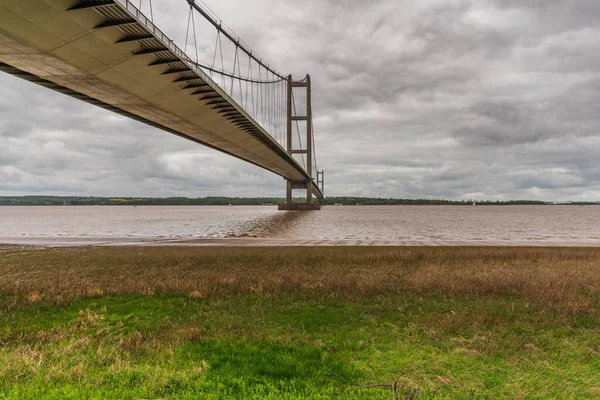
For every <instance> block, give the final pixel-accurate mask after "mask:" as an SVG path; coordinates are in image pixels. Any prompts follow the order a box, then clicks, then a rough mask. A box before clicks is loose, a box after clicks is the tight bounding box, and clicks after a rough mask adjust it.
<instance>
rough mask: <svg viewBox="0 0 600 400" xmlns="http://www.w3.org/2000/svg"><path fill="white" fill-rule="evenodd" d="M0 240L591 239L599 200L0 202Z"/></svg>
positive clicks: (585, 242)
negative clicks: (301, 208) (315, 206)
mask: <svg viewBox="0 0 600 400" xmlns="http://www.w3.org/2000/svg"><path fill="white" fill-rule="evenodd" d="M0 243H13V244H44V245H78V244H84V245H90V244H91V245H103V244H108V245H114V244H146V245H156V244H173V245H183V244H185V245H188V244H196V245H242V246H247V245H250V246H253V245H265V246H278V245H305V246H312V245H527V246H530V245H543V246H600V206H584V207H581V206H327V207H324V208H323V209H322V210H321V211H312V212H282V211H277V209H276V208H275V207H272V206H240V207H206V206H203V207H190V206H185V207H181V206H172V207H171V206H164V207H163V206H153V207H130V206H122V207H121V206H112V207H111V206H91V207H84V206H63V207H53V206H43V207H0Z"/></svg>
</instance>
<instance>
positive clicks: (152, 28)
mask: <svg viewBox="0 0 600 400" xmlns="http://www.w3.org/2000/svg"><path fill="white" fill-rule="evenodd" d="M114 1H115V2H116V3H118V4H120V5H121V6H122V7H123V8H124V9H125V10H126V11H127V12H128V13H129V14H131V15H132V16H133V17H134V18H135V19H136V20H137V21H138V22H139V23H141V24H143V25H144V26H145V27H146V29H148V31H149V32H150V33H152V34H154V36H156V38H157V39H159V40H160V41H161V42H162V43H163V44H164V45H165V46H166V47H167V48H168V49H169V50H171V51H172V52H173V53H174V54H175V55H176V56H177V57H179V58H180V59H181V60H182V61H184V62H185V63H186V64H187V65H188V67H189V68H190V69H191V70H192V71H193V72H194V73H196V74H197V75H198V76H199V77H200V78H201V79H202V80H203V81H205V82H206V83H207V84H209V85H210V86H211V87H212V88H213V89H214V90H215V91H216V92H218V93H219V94H220V95H221V96H223V98H226V99H228V100H229V102H230V103H231V104H232V105H234V106H236V108H238V110H239V111H240V112H242V113H243V114H244V115H245V116H246V117H247V118H248V120H250V121H252V122H253V123H254V124H255V125H256V126H257V127H259V128H260V129H261V130H262V131H263V133H265V134H266V135H268V136H269V137H270V138H271V139H272V140H273V142H275V143H277V145H278V146H279V147H280V148H281V149H282V150H283V151H285V146H284V145H283V144H282V143H280V142H279V141H278V140H277V139H276V138H275V137H274V136H273V134H271V132H268V131H267V130H266V129H265V127H263V126H262V124H260V123H259V122H258V121H257V120H256V119H255V118H254V117H253V116H252V115H251V113H250V112H248V111H247V110H246V109H245V108H244V107H242V106H241V105H240V104H239V103H238V102H237V101H236V100H235V99H233V98H232V97H231V96H230V95H229V94H228V93H227V91H226V90H224V89H223V88H222V87H221V86H220V85H219V84H218V83H216V82H215V81H214V80H213V79H212V78H211V76H210V75H208V74H207V73H206V72H205V71H204V70H202V68H200V67H199V66H198V65H197V63H196V62H194V61H193V60H192V58H191V57H189V56H188V55H187V54H186V53H185V52H184V51H183V50H181V48H179V46H177V45H176V44H175V42H174V41H173V40H172V39H170V38H169V37H168V36H167V35H166V34H165V33H164V32H163V31H161V30H160V29H159V28H158V27H157V26H156V25H155V24H154V23H153V22H152V21H151V20H150V19H149V18H147V17H146V16H145V15H144V14H143V13H142V11H140V10H139V9H138V8H137V7H136V6H135V4H134V3H133V2H132V1H130V0H114Z"/></svg>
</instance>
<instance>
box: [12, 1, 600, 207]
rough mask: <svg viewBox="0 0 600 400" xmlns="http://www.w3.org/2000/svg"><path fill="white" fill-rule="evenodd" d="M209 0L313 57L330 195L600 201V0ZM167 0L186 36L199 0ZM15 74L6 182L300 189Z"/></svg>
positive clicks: (113, 188) (264, 47)
mask: <svg viewBox="0 0 600 400" xmlns="http://www.w3.org/2000/svg"><path fill="white" fill-rule="evenodd" d="M144 2H146V3H147V0H144ZM206 2H207V4H209V5H210V6H211V8H212V9H213V10H214V11H215V12H216V13H217V14H218V15H219V16H220V17H221V18H222V19H223V21H224V22H226V23H227V24H228V25H229V26H230V27H231V28H233V29H234V30H235V31H236V33H238V34H239V35H240V36H241V37H242V38H243V39H244V40H245V42H246V43H248V44H249V45H250V46H252V47H253V49H254V50H256V51H257V52H259V53H260V54H261V55H262V56H263V57H265V58H266V59H267V60H269V61H270V63H271V64H272V65H274V66H275V67H276V68H277V69H278V70H280V71H282V72H285V73H293V74H294V75H295V76H297V77H301V76H303V75H304V74H306V73H310V75H311V77H312V80H313V109H314V113H315V117H316V119H315V121H314V125H315V135H316V136H315V140H316V146H317V154H318V162H319V168H320V169H324V170H325V173H326V184H327V186H326V192H327V194H329V195H360V196H377V197H379V196H381V197H410V198H416V197H418V198H421V197H436V198H439V197H443V198H449V199H453V198H457V199H462V198H476V199H492V200H495V199H501V200H502V199H511V198H512V199H516V198H518V199H541V200H594V201H596V200H600V163H599V162H598V159H599V155H600V151H599V150H600V135H599V129H600V109H599V106H600V1H598V0H471V1H462V0H390V1H363V0H337V1H332V0H329V1H327V0H314V1H304V0H269V1H268V0H255V1H247V0H219V1H217V0H206ZM153 5H154V15H155V22H156V23H157V25H159V27H161V29H163V31H164V32H165V33H167V34H168V35H169V36H171V37H172V38H173V39H174V40H175V41H176V42H177V43H179V44H180V45H183V42H184V41H185V33H186V23H187V15H188V8H187V3H186V1H185V0H153ZM196 21H197V23H198V24H200V23H201V22H200V20H199V19H197V20H196ZM201 29H202V28H199V30H201ZM206 29H208V27H206ZM206 32H210V31H208V30H207V31H206ZM202 36H203V38H201V39H202V40H200V43H199V44H200V45H201V46H203V50H206V51H212V50H210V49H209V47H210V46H212V45H213V41H214V39H215V36H214V32H213V33H212V34H210V35H209V34H208V33H207V34H206V35H204V34H203V35H202ZM182 47H183V46H182ZM206 61H210V60H206ZM0 88H2V90H1V91H0V141H1V146H0V195H22V194H57V195H105V196H116V195H122V196H158V197H164V196H189V197H197V196H213V195H227V196H284V183H283V180H282V178H281V177H278V176H276V175H274V174H272V173H269V172H267V171H264V170H261V169H259V168H257V167H254V166H251V165H249V164H246V163H244V162H242V161H239V160H236V159H234V158H232V157H229V156H226V155H223V154H221V153H218V152H216V151H213V150H210V149H207V148H203V147H201V146H199V145H196V144H194V143H192V142H189V141H186V140H184V139H181V138H178V137H175V136H172V135H170V134H168V133H165V132H162V131H159V130H156V129H153V128H150V127H147V126H145V125H143V124H141V123H137V122H134V121H131V120H128V119H125V118H123V117H120V116H117V115H115V114H111V113H110V112H108V111H104V110H102V109H99V108H96V107H94V106H91V105H88V104H86V103H82V102H78V101H77V100H74V99H71V98H69V97H67V96H64V95H61V94H58V93H55V92H52V91H50V90H48V89H44V88H41V87H38V86H36V85H34V84H31V83H28V82H25V81H22V80H19V79H18V78H15V77H12V76H10V75H7V74H1V73H0Z"/></svg>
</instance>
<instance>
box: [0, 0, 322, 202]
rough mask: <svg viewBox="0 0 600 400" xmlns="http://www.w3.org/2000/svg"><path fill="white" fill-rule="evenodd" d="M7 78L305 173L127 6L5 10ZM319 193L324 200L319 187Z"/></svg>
mask: <svg viewBox="0 0 600 400" xmlns="http://www.w3.org/2000/svg"><path fill="white" fill-rule="evenodd" d="M0 70H3V71H5V72H8V73H11V74H13V75H16V76H19V77H21V78H24V79H27V80H29V81H32V82H34V83H37V84H40V85H42V86H45V87H48V88H50V89H53V90H57V91H59V92H61V93H65V94H67V95H70V96H73V97H75V98H78V99H80V100H83V101H86V102H89V103H92V104H95V105H98V106H100V107H103V108H106V109H109V110H111V111H114V112H117V113H120V114H122V115H125V116H127V117H129V118H132V119H135V120H138V121H141V122H144V123H147V124H149V125H152V126H155V127H157V128H160V129H163V130H165V131H168V132H170V133H173V134H176V135H179V136H182V137H185V138H187V139H190V140H192V141H195V142H197V143H201V144H203V145H206V146H208V147H211V148H213V149H216V150H219V151H222V152H224V153H227V154H229V155H232V156H235V157H238V158H240V159H243V160H245V161H248V162H250V163H252V164H255V165H257V166H260V167H262V168H265V169H267V170H269V171H272V172H274V173H276V174H278V175H281V176H282V177H284V178H287V179H289V180H292V181H296V182H301V181H308V180H309V179H308V175H307V173H306V171H305V170H304V168H303V167H302V166H301V165H300V164H298V162H297V161H296V160H295V159H294V158H293V157H292V156H291V155H289V154H288V153H287V152H286V150H285V149H284V148H283V147H282V146H281V145H280V144H279V143H278V142H277V141H276V140H275V139H273V138H272V137H271V136H270V135H269V134H268V133H267V132H266V131H265V130H264V129H263V128H262V127H261V126H260V124H258V123H257V122H256V121H254V120H253V119H252V117H250V116H249V115H248V114H247V113H246V112H245V111H244V110H243V108H242V107H241V106H240V105H238V104H237V103H236V102H235V101H234V100H233V99H232V98H231V97H229V96H228V95H227V93H226V92H225V91H223V90H222V89H221V88H220V87H219V86H218V85H217V84H216V83H215V82H214V81H212V80H211V79H210V77H209V76H208V75H206V74H205V73H204V72H203V71H202V70H200V69H199V68H198V67H196V66H195V65H194V64H193V63H192V62H191V60H190V59H189V58H188V57H187V56H186V55H185V54H184V53H183V52H182V51H181V50H180V49H179V48H177V46H175V45H174V44H173V42H172V41H171V40H169V39H168V38H167V37H166V36H165V35H164V34H163V33H162V32H161V31H160V30H159V29H158V28H157V27H156V26H154V24H152V22H150V21H149V20H148V19H146V17H145V16H144V15H143V14H141V13H140V12H139V11H138V10H137V9H136V8H135V6H134V5H133V4H132V3H131V2H129V1H127V0H6V1H3V2H2V4H1V5H0ZM312 187H313V192H314V194H315V195H316V196H317V197H318V198H322V194H321V192H320V190H319V188H318V187H317V185H316V184H315V183H314V181H312Z"/></svg>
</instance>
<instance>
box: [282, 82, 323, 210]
mask: <svg viewBox="0 0 600 400" xmlns="http://www.w3.org/2000/svg"><path fill="white" fill-rule="evenodd" d="M294 88H304V89H305V90H306V109H305V113H304V115H300V114H298V113H297V110H296V104H295V102H294V92H293V90H294ZM300 121H302V122H305V123H306V141H305V143H306V148H305V149H302V148H294V146H293V137H294V135H293V122H296V123H298V122H300ZM298 133H299V132H298ZM286 150H287V152H288V154H290V155H291V156H292V157H293V155H294V154H303V155H304V154H305V155H306V172H307V174H308V176H309V179H308V180H307V181H305V182H292V181H288V182H287V187H286V204H281V205H280V206H279V209H280V210H320V209H321V204H320V203H319V204H313V203H312V192H313V165H312V162H313V151H312V101H311V85H310V76H309V75H306V78H305V79H304V80H302V81H297V82H294V81H293V80H292V76H291V75H289V76H288V87H287V149H286ZM293 189H306V203H294V199H293V196H292V191H293Z"/></svg>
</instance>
